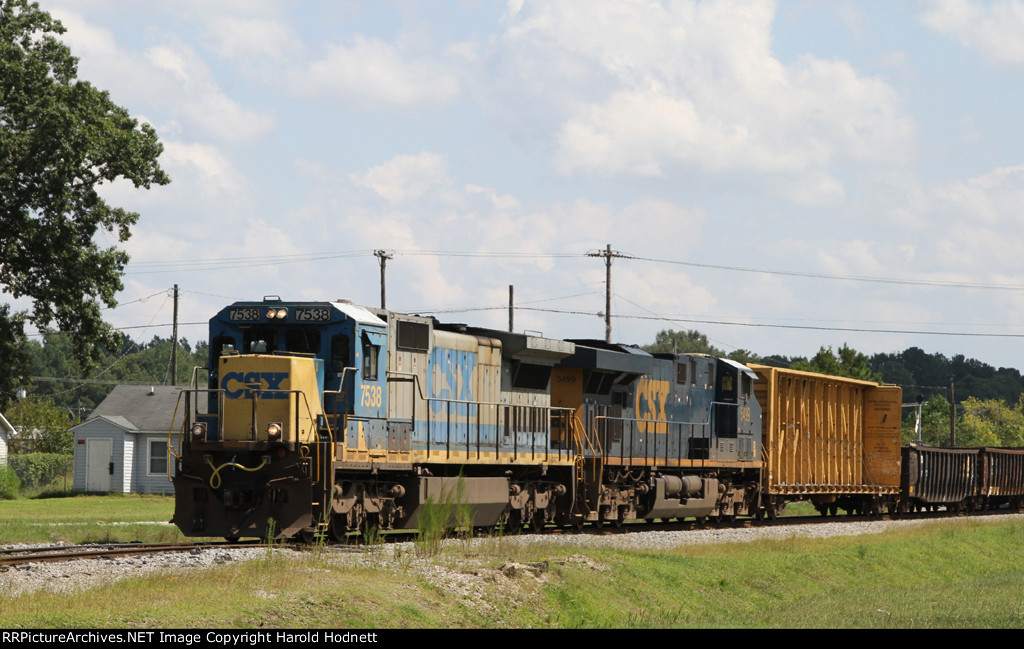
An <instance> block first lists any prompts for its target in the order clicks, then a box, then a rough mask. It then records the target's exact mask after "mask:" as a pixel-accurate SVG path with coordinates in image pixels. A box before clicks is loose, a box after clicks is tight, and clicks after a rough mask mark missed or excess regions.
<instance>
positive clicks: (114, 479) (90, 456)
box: [71, 385, 185, 494]
mask: <svg viewBox="0 0 1024 649" xmlns="http://www.w3.org/2000/svg"><path fill="white" fill-rule="evenodd" d="M183 389H184V388H181V387H171V386H156V387H148V386H138V385H119V386H117V387H115V388H114V390H113V391H112V392H111V393H110V394H109V395H107V398H106V399H104V400H103V401H102V402H101V403H100V404H99V405H98V406H96V409H95V410H94V411H93V412H92V414H91V415H90V416H89V418H88V419H86V420H85V421H84V422H82V423H81V424H78V425H77V426H73V427H72V428H71V430H72V431H73V432H74V435H75V441H74V448H75V452H74V463H75V472H74V475H75V478H74V489H75V490H76V491H94V492H108V491H114V492H124V493H167V494H170V493H174V485H173V484H171V481H170V479H169V477H168V469H169V468H173V463H172V462H173V459H172V458H171V457H170V456H169V455H168V447H167V442H168V432H169V431H170V429H171V424H172V421H171V420H172V419H173V417H174V412H175V407H176V406H177V405H178V397H179V395H180V394H181V391H182V390H183ZM181 402H182V404H181V406H180V407H179V408H178V416H179V422H178V424H179V425H180V423H181V422H180V417H181V415H182V412H183V409H184V407H185V406H184V398H182V399H181Z"/></svg>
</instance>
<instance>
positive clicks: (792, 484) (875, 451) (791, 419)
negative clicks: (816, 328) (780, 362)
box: [750, 365, 903, 504]
mask: <svg viewBox="0 0 1024 649" xmlns="http://www.w3.org/2000/svg"><path fill="white" fill-rule="evenodd" d="M750 368H751V369H752V370H754V372H756V373H757V376H758V381H756V382H755V388H754V394H755V396H756V397H757V400H758V403H760V404H761V408H762V419H761V428H762V448H763V454H764V461H765V471H764V485H763V487H764V489H765V493H766V494H770V495H773V496H777V497H783V498H787V497H798V498H802V497H810V498H811V499H812V500H815V501H818V502H831V501H832V500H833V498H832V497H838V496H846V495H852V494H867V495H871V496H889V495H892V496H895V495H896V494H898V493H899V487H900V463H901V456H900V418H901V414H902V410H901V407H902V403H901V402H902V396H903V391H902V389H901V388H899V387H898V386H888V385H878V384H877V383H874V382H871V381H859V380H856V379H850V378H846V377H840V376H827V375H824V374H815V373H812V372H800V371H797V370H789V369H784V368H778V367H768V366H765V365H750ZM856 502H863V501H856ZM874 502H875V504H879V503H880V501H879V500H875V501H874Z"/></svg>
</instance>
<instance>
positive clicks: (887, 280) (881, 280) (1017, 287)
mask: <svg viewBox="0 0 1024 649" xmlns="http://www.w3.org/2000/svg"><path fill="white" fill-rule="evenodd" d="M630 259H636V260H637V261H649V262H654V263H659V264H673V265H676V266H690V267H693V268H710V269H714V270H730V271H737V272H743V273H760V274H763V275H783V276H787V277H807V278H810V279H833V280H841V281H848V282H873V283H877V284H901V285H906V286H931V287H937V288H977V289H986V290H1002V291H1024V285H1021V284H987V283H983V282H942V281H938V280H926V279H922V280H915V279H896V278H891V277H864V276H858V275H827V274H824V273H807V272H801V271H787V270H768V269H765V268H748V267H745V266H722V265H718V264H700V263H697V262H690V261H678V260H673V259H654V258H651V257H630Z"/></svg>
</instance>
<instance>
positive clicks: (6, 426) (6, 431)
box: [0, 413, 18, 439]
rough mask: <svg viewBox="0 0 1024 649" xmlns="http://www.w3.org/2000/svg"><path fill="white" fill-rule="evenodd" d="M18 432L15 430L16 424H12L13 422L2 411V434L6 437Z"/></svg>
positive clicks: (0, 415)
mask: <svg viewBox="0 0 1024 649" xmlns="http://www.w3.org/2000/svg"><path fill="white" fill-rule="evenodd" d="M16 432H18V431H16V430H14V426H12V425H11V422H9V421H7V418H6V417H4V415H3V413H0V435H2V436H3V437H4V438H5V439H6V438H7V437H10V436H11V435H12V434H14V433H16Z"/></svg>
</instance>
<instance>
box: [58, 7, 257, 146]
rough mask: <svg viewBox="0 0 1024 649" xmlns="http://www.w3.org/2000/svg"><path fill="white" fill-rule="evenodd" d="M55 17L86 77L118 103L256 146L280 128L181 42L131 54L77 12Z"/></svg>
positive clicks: (108, 32) (223, 138) (173, 40)
mask: <svg viewBox="0 0 1024 649" xmlns="http://www.w3.org/2000/svg"><path fill="white" fill-rule="evenodd" d="M54 14H55V16H56V17H58V18H59V19H60V20H61V22H62V23H63V24H64V25H65V27H67V30H68V31H67V33H65V34H64V36H63V40H64V41H65V42H67V43H68V45H69V46H70V47H71V50H72V51H73V52H74V53H75V55H76V56H78V57H79V58H80V60H81V62H80V68H81V76H82V77H83V78H87V79H89V80H90V81H91V82H92V83H93V84H94V85H96V86H98V87H100V88H103V89H107V90H110V91H111V94H112V96H113V97H114V100H115V101H116V102H117V103H119V104H121V105H128V106H132V107H134V108H135V109H136V110H141V111H144V112H147V113H154V114H156V113H160V114H161V115H171V116H173V117H170V118H168V117H163V118H158V119H160V121H176V122H179V123H180V124H182V125H185V126H191V127H198V128H199V129H201V130H202V132H203V134H204V135H207V136H212V137H214V138H217V139H220V140H224V141H252V140H254V139H257V138H260V137H262V136H264V135H265V134H267V133H268V132H269V131H271V130H272V129H273V128H274V127H275V126H276V119H275V118H274V116H273V115H271V114H269V113H265V112H261V111H258V110H254V109H251V108H248V107H246V106H243V105H242V104H240V103H239V102H238V101H236V100H235V99H232V98H231V97H229V96H228V95H227V93H225V92H224V90H223V89H222V88H221V87H220V85H219V83H218V81H217V79H216V76H215V75H214V73H213V71H212V70H211V68H210V66H209V65H208V64H207V63H206V61H205V60H204V59H203V58H202V56H200V55H199V54H198V53H197V52H196V51H195V50H194V49H192V48H191V47H190V46H188V45H186V44H184V43H182V42H181V41H179V40H178V39H176V38H173V37H172V38H169V39H166V40H165V42H163V43H161V44H159V45H153V46H151V47H148V48H146V49H145V50H132V49H128V48H126V47H123V46H121V45H120V44H118V43H117V41H116V39H115V38H114V37H113V35H112V33H111V32H110V31H109V30H105V29H100V28H97V27H94V26H93V25H91V24H89V23H88V21H86V20H85V19H84V18H83V17H82V16H81V15H79V14H77V13H74V12H71V11H67V10H56V11H54Z"/></svg>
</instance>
